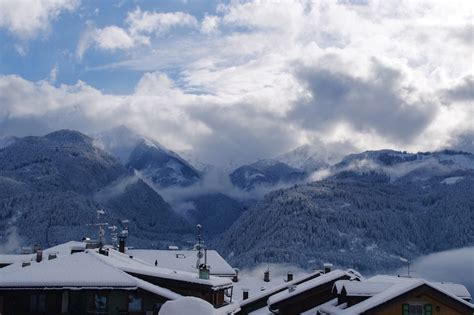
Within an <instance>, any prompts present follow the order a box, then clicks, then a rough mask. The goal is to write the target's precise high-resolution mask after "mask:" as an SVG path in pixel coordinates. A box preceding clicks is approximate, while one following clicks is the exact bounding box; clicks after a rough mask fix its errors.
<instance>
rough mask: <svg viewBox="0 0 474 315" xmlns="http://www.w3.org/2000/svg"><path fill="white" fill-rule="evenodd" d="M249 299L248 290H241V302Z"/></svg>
mask: <svg viewBox="0 0 474 315" xmlns="http://www.w3.org/2000/svg"><path fill="white" fill-rule="evenodd" d="M248 298H249V289H242V300H247V299H248Z"/></svg>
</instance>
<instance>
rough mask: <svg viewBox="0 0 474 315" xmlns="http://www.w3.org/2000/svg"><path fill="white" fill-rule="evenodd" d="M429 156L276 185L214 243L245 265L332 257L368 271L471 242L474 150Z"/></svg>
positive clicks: (308, 261) (307, 263) (309, 262)
mask: <svg viewBox="0 0 474 315" xmlns="http://www.w3.org/2000/svg"><path fill="white" fill-rule="evenodd" d="M391 154H393V153H391ZM396 154H399V153H396ZM420 159H421V158H420ZM413 160H414V159H413V158H410V159H408V160H407V162H408V161H413ZM422 160H428V161H429V164H421V166H420V167H418V168H409V171H405V172H404V173H400V172H395V171H394V174H396V175H397V176H393V177H391V176H390V172H389V170H395V169H393V168H379V169H376V168H374V167H371V168H370V169H368V170H367V169H363V168H359V169H357V170H353V169H351V170H348V169H347V168H346V169H344V170H341V171H340V172H337V173H336V174H335V175H333V176H332V177H330V178H328V179H326V180H323V181H320V182H314V183H310V184H304V185H299V186H295V187H291V188H288V189H283V190H277V191H273V192H271V193H269V194H268V195H267V196H266V197H265V199H264V200H263V201H261V202H260V203H259V204H258V205H256V206H255V207H253V208H251V209H250V210H249V211H247V212H246V213H245V215H244V216H242V217H241V218H240V219H239V220H238V221H237V222H236V223H235V224H234V225H233V226H232V227H231V228H230V229H229V230H228V231H227V232H226V233H224V234H223V236H222V238H220V239H219V240H217V241H216V242H215V245H216V246H217V248H218V249H219V250H221V251H222V252H223V254H224V255H225V256H226V257H227V258H229V260H230V262H231V263H234V264H236V265H238V266H240V267H242V266H249V265H255V264H258V263H262V262H285V263H287V262H290V263H296V264H298V265H300V266H302V267H313V266H316V265H320V264H321V263H322V262H325V261H330V262H333V263H336V264H338V265H343V266H350V267H355V268H358V269H360V270H362V271H364V270H374V269H380V268H393V267H398V266H400V265H401V261H400V260H399V257H400V256H404V257H408V258H414V257H417V256H419V255H422V254H427V253H431V252H434V251H441V250H445V249H449V248H457V247H461V246H466V245H472V244H473V243H474V233H473V232H472V226H473V225H474V196H473V194H472V191H474V171H473V170H472V166H471V165H472V164H470V163H469V161H472V160H473V156H472V155H470V154H464V153H456V152H441V153H434V154H424V155H423V158H422ZM435 161H437V162H436V163H435ZM449 161H451V162H449ZM400 163H402V162H400ZM389 164H397V165H398V164H399V163H392V162H390V163H389ZM385 165H387V163H385ZM428 165H429V166H430V167H429V168H428ZM396 170H399V169H396ZM422 175H423V176H422Z"/></svg>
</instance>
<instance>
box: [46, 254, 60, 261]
mask: <svg viewBox="0 0 474 315" xmlns="http://www.w3.org/2000/svg"><path fill="white" fill-rule="evenodd" d="M56 258H58V255H57V254H56V253H54V254H53V253H51V254H49V255H48V260H51V259H56Z"/></svg>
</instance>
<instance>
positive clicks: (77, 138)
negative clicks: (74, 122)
mask: <svg viewBox="0 0 474 315" xmlns="http://www.w3.org/2000/svg"><path fill="white" fill-rule="evenodd" d="M44 137H45V138H46V139H49V140H54V141H58V142H74V143H78V142H86V143H91V142H92V138H90V137H88V136H86V135H85V134H83V133H81V132H79V131H76V130H70V129H61V130H58V131H54V132H51V133H49V134H47V135H46V136H44Z"/></svg>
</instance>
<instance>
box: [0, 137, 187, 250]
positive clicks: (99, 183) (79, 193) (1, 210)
mask: <svg viewBox="0 0 474 315" xmlns="http://www.w3.org/2000/svg"><path fill="white" fill-rule="evenodd" d="M0 187H1V188H2V191H1V192H0V228H1V230H2V231H4V233H3V235H1V236H2V238H4V239H5V238H8V237H9V236H11V235H10V234H11V233H12V231H15V232H17V233H18V234H19V237H20V238H21V241H22V242H23V243H24V244H31V243H38V244H40V245H43V246H51V245H55V244H57V243H60V242H63V241H64V240H65V239H80V238H82V237H84V236H86V235H87V236H91V237H95V236H96V228H95V227H93V226H91V224H94V223H97V215H96V213H97V210H98V209H104V210H105V213H106V215H105V216H104V217H103V218H101V221H103V222H108V223H109V224H110V225H116V226H119V227H120V225H121V221H122V220H124V219H128V220H130V221H131V222H130V230H131V238H130V242H131V244H136V245H138V244H140V245H142V246H145V245H148V246H158V245H163V244H164V243H166V244H169V243H170V242H175V241H176V240H186V235H187V232H189V231H190V230H189V229H190V227H189V225H188V223H187V222H186V221H185V220H184V219H182V218H181V217H180V216H178V215H177V214H175V212H174V211H173V210H172V209H171V207H170V206H169V205H168V204H167V203H166V202H165V201H164V200H163V198H161V196H160V195H158V194H157V193H156V192H155V191H154V190H153V189H151V188H150V187H148V186H147V185H146V184H145V183H144V182H142V181H141V180H139V179H138V178H135V177H134V176H133V174H132V173H130V171H129V170H127V169H126V168H125V167H124V166H123V165H122V164H121V163H120V162H119V161H118V160H116V159H115V158H114V157H112V156H111V155H109V154H108V153H106V152H105V151H103V150H101V149H99V148H97V147H96V146H94V144H93V140H92V139H91V138H89V137H87V136H85V135H83V134H81V133H79V132H76V131H69V130H61V131H57V132H54V133H51V134H48V135H46V136H44V137H25V138H20V139H17V140H16V141H15V142H14V143H12V144H10V145H9V146H7V147H4V148H3V149H0Z"/></svg>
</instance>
